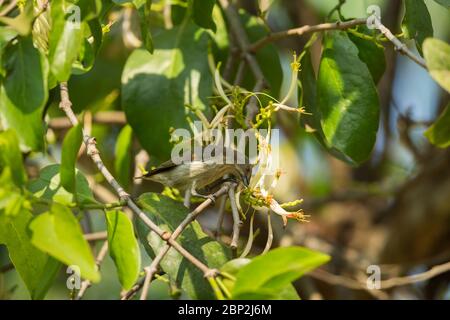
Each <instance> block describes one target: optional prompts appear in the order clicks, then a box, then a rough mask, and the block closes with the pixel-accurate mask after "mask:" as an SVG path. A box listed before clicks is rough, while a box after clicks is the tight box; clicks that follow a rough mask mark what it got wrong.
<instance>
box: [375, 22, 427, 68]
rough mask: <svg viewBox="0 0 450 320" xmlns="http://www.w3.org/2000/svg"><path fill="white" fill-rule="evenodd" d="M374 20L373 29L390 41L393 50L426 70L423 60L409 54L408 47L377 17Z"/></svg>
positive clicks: (411, 53)
mask: <svg viewBox="0 0 450 320" xmlns="http://www.w3.org/2000/svg"><path fill="white" fill-rule="evenodd" d="M373 18H374V24H375V27H376V28H377V29H378V30H379V31H380V32H381V33H382V34H383V35H384V36H385V37H386V38H387V39H388V40H389V41H390V42H392V43H393V44H394V46H395V49H396V50H397V51H398V52H400V53H401V54H403V55H405V56H407V57H408V58H410V59H411V60H412V61H414V62H415V63H417V64H418V65H419V66H421V67H422V68H424V69H428V68H427V64H426V62H425V60H424V59H423V58H421V57H418V56H416V55H415V54H414V53H413V52H411V51H410V50H409V49H408V47H407V46H406V44H404V43H403V42H401V41H400V40H398V39H397V38H396V37H395V36H394V35H393V34H392V32H391V31H390V30H389V29H388V28H386V27H385V26H384V25H383V24H382V23H381V21H380V20H379V19H378V18H377V17H373Z"/></svg>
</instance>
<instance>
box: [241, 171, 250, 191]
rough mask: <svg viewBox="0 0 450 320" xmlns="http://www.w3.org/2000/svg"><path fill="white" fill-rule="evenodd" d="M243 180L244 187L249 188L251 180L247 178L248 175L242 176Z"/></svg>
mask: <svg viewBox="0 0 450 320" xmlns="http://www.w3.org/2000/svg"><path fill="white" fill-rule="evenodd" d="M241 178H242V183H243V184H244V186H245V187H247V188H248V186H249V185H250V181H249V178H248V177H247V175H245V174H243V175H241Z"/></svg>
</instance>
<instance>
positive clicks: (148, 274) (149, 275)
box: [122, 183, 230, 299]
mask: <svg viewBox="0 0 450 320" xmlns="http://www.w3.org/2000/svg"><path fill="white" fill-rule="evenodd" d="M229 189H230V184H229V183H226V184H224V185H223V186H222V187H221V188H220V189H219V190H218V191H217V192H216V193H214V194H213V196H212V197H214V198H216V199H217V198H219V197H220V196H222V195H224V194H225V193H227V191H228V190H229ZM212 203H213V200H212V199H206V200H205V201H203V202H202V203H201V204H200V205H199V206H197V208H195V210H194V211H192V212H191V213H189V214H188V215H187V216H186V218H185V219H184V220H183V221H182V222H181V223H180V225H179V226H178V227H177V228H176V229H175V230H174V231H173V233H172V235H171V239H172V240H174V241H175V240H176V239H177V238H178V236H179V235H180V234H181V233H182V232H183V230H184V229H186V227H187V226H188V225H189V224H190V223H191V222H192V221H194V220H195V219H197V216H198V215H199V214H200V213H202V212H203V211H204V210H205V209H206V208H207V207H208V206H210V205H211V204H212ZM170 247H171V246H170V245H168V244H166V245H165V246H164V247H163V248H162V249H161V250H160V251H159V253H158V255H157V256H156V257H155V258H154V259H153V261H152V263H151V264H150V266H148V267H147V268H145V279H144V281H139V282H138V283H137V284H136V285H135V286H133V288H131V289H130V291H128V292H126V293H125V294H123V295H122V299H124V298H125V297H127V298H126V299H129V298H131V297H132V296H133V295H134V293H136V292H137V291H139V289H140V288H141V287H142V286H144V288H143V290H142V291H143V292H142V293H141V299H146V297H147V291H148V288H149V285H150V282H151V281H152V280H153V278H154V276H155V273H156V272H157V271H158V266H159V264H160V263H161V261H162V259H163V258H164V257H165V256H166V254H167V252H169V249H170ZM205 276H206V277H208V276H207V275H205Z"/></svg>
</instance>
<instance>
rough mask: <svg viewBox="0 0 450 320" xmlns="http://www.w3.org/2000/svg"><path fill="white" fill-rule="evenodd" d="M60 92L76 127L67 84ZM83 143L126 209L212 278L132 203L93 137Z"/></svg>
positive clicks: (212, 272)
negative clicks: (103, 159)
mask: <svg viewBox="0 0 450 320" xmlns="http://www.w3.org/2000/svg"><path fill="white" fill-rule="evenodd" d="M60 92H61V103H60V108H61V109H62V110H63V111H64V112H65V113H66V115H67V117H68V118H69V119H70V122H71V123H72V125H74V126H76V125H78V124H79V122H78V119H77V117H76V116H75V113H74V112H73V110H72V102H71V101H70V98H69V91H68V88H67V83H61V84H60ZM83 141H84V143H85V145H86V149H87V153H88V155H89V156H90V157H91V158H92V161H93V162H94V163H95V164H96V166H97V168H98V170H99V171H100V172H101V173H102V175H103V176H104V177H105V179H106V181H108V183H109V184H110V185H111V186H112V187H113V189H114V190H115V191H116V193H117V194H118V195H119V197H120V199H121V200H125V201H126V203H127V205H128V207H129V208H130V209H131V210H132V211H133V213H134V214H135V215H137V216H138V217H139V218H140V219H141V220H142V221H143V222H144V224H146V225H147V227H149V229H150V230H151V231H153V232H155V233H156V234H157V235H158V236H160V237H161V238H162V239H163V240H164V241H166V242H167V243H168V244H170V245H171V246H172V247H173V248H174V249H175V250H177V251H178V252H179V253H180V254H181V255H182V256H183V257H185V258H186V259H187V260H188V261H190V262H191V263H192V264H193V265H194V266H196V267H197V268H199V269H200V270H201V271H202V272H203V274H204V275H205V276H212V275H214V274H215V273H216V272H217V271H216V270H214V269H210V268H209V267H208V266H207V265H205V264H204V263H203V262H201V261H200V260H198V259H197V258H196V257H194V256H193V255H192V254H191V253H189V252H188V251H187V250H186V249H184V248H183V247H182V246H181V245H180V244H179V243H177V242H176V241H175V240H173V239H172V238H171V235H170V233H169V232H166V231H164V230H163V229H161V228H160V227H159V226H158V225H156V224H155V223H154V222H153V221H152V220H151V219H150V218H149V217H148V216H147V215H146V214H145V212H144V211H142V210H141V209H140V208H139V207H138V206H137V204H136V203H135V202H134V201H133V199H132V198H131V197H130V195H129V194H128V193H127V192H125V190H124V189H123V188H122V186H121V185H120V184H119V183H118V182H117V180H116V179H115V178H114V177H113V175H112V174H111V172H110V171H109V170H108V169H107V168H106V166H105V165H104V163H103V161H102V159H101V157H100V152H99V151H98V149H97V147H96V140H95V138H94V137H91V136H89V135H86V134H84V132H83Z"/></svg>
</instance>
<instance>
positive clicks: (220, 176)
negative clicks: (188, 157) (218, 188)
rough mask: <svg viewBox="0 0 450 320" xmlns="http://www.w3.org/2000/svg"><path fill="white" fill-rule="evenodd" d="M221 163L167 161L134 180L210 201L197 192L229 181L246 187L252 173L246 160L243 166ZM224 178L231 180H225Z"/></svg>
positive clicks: (208, 160) (212, 160)
mask: <svg viewBox="0 0 450 320" xmlns="http://www.w3.org/2000/svg"><path fill="white" fill-rule="evenodd" d="M245 159H246V158H245ZM223 162H224V163H218V161H217V158H209V159H203V160H193V161H186V162H182V163H180V164H176V163H174V162H173V161H172V160H168V161H166V162H164V163H162V164H161V165H159V166H158V167H156V168H155V169H152V170H151V171H149V172H148V173H146V174H144V175H142V176H140V177H135V179H140V178H141V179H144V180H151V181H155V182H158V183H161V184H162V185H164V186H166V187H171V188H177V189H179V190H180V191H186V190H189V191H190V193H191V195H192V196H197V197H201V198H210V199H211V196H210V195H203V194H200V193H199V192H198V190H200V189H203V188H205V187H208V186H211V185H213V184H215V183H217V182H221V180H223V181H226V180H230V179H231V180H233V181H236V182H240V183H242V184H243V185H244V186H245V187H248V185H249V182H250V177H251V172H252V165H251V164H249V163H248V160H246V161H245V163H244V164H236V163H231V164H230V163H226V161H223ZM225 176H231V177H232V178H228V179H226V178H225ZM212 200H214V199H212Z"/></svg>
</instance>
